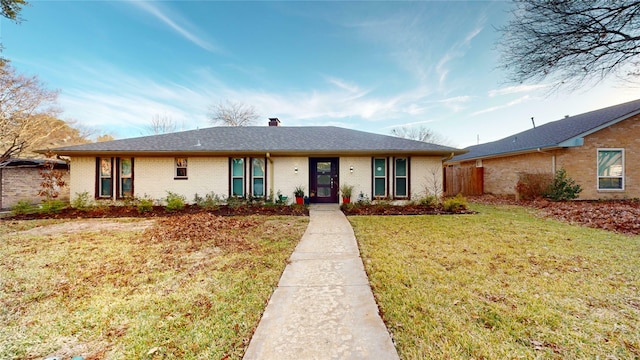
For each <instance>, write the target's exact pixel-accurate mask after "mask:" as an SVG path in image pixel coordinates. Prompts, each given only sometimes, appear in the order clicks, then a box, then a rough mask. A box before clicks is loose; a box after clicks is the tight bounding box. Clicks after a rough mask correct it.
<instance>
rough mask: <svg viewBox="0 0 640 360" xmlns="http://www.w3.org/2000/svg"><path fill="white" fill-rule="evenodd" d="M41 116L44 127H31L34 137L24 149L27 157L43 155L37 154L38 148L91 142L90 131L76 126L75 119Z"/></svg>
mask: <svg viewBox="0 0 640 360" xmlns="http://www.w3.org/2000/svg"><path fill="white" fill-rule="evenodd" d="M39 116H42V117H43V119H42V120H41V125H42V127H41V128H40V129H38V128H35V127H30V128H29V129H30V131H32V134H31V135H32V137H31V139H30V141H29V144H28V146H27V147H25V149H23V153H26V154H27V155H26V156H27V157H29V158H34V157H38V158H41V157H43V156H42V155H41V154H36V153H35V151H36V150H45V149H52V148H55V147H59V146H71V145H79V144H87V143H90V142H91V140H90V132H88V130H86V129H84V128H82V127H80V128H76V127H74V125H75V124H76V122H75V121H73V120H71V121H64V120H60V119H58V118H56V117H53V116H49V115H39Z"/></svg>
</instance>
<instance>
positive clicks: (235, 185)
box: [231, 158, 244, 197]
mask: <svg viewBox="0 0 640 360" xmlns="http://www.w3.org/2000/svg"><path fill="white" fill-rule="evenodd" d="M231 196H239V197H243V196H244V159H243V158H234V159H231Z"/></svg>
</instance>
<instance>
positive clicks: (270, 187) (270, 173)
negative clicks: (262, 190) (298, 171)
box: [265, 153, 276, 201]
mask: <svg viewBox="0 0 640 360" xmlns="http://www.w3.org/2000/svg"><path fill="white" fill-rule="evenodd" d="M265 156H266V157H267V160H268V161H269V164H270V165H271V166H269V168H271V171H269V196H271V194H274V196H275V192H274V191H273V173H274V171H273V170H274V169H273V159H272V158H271V154H270V153H267V154H266V155H265ZM275 200H276V199H273V201H275Z"/></svg>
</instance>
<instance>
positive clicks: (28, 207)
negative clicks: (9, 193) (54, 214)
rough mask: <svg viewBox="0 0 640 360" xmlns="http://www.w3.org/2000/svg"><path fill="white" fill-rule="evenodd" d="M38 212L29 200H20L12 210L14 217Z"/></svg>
mask: <svg viewBox="0 0 640 360" xmlns="http://www.w3.org/2000/svg"><path fill="white" fill-rule="evenodd" d="M35 211H36V207H35V206H33V205H32V204H31V202H29V200H20V201H18V202H17V203H16V204H15V205H13V207H12V208H11V212H12V213H13V215H24V214H30V213H32V212H35Z"/></svg>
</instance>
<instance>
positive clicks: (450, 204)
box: [442, 194, 469, 212]
mask: <svg viewBox="0 0 640 360" xmlns="http://www.w3.org/2000/svg"><path fill="white" fill-rule="evenodd" d="M468 207H469V204H468V203H467V199H465V198H464V196H462V195H461V194H458V195H456V196H454V197H450V198H447V199H445V200H444V201H443V202H442V208H443V209H444V210H445V211H450V212H456V211H461V210H466V209H467V208H468Z"/></svg>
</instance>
